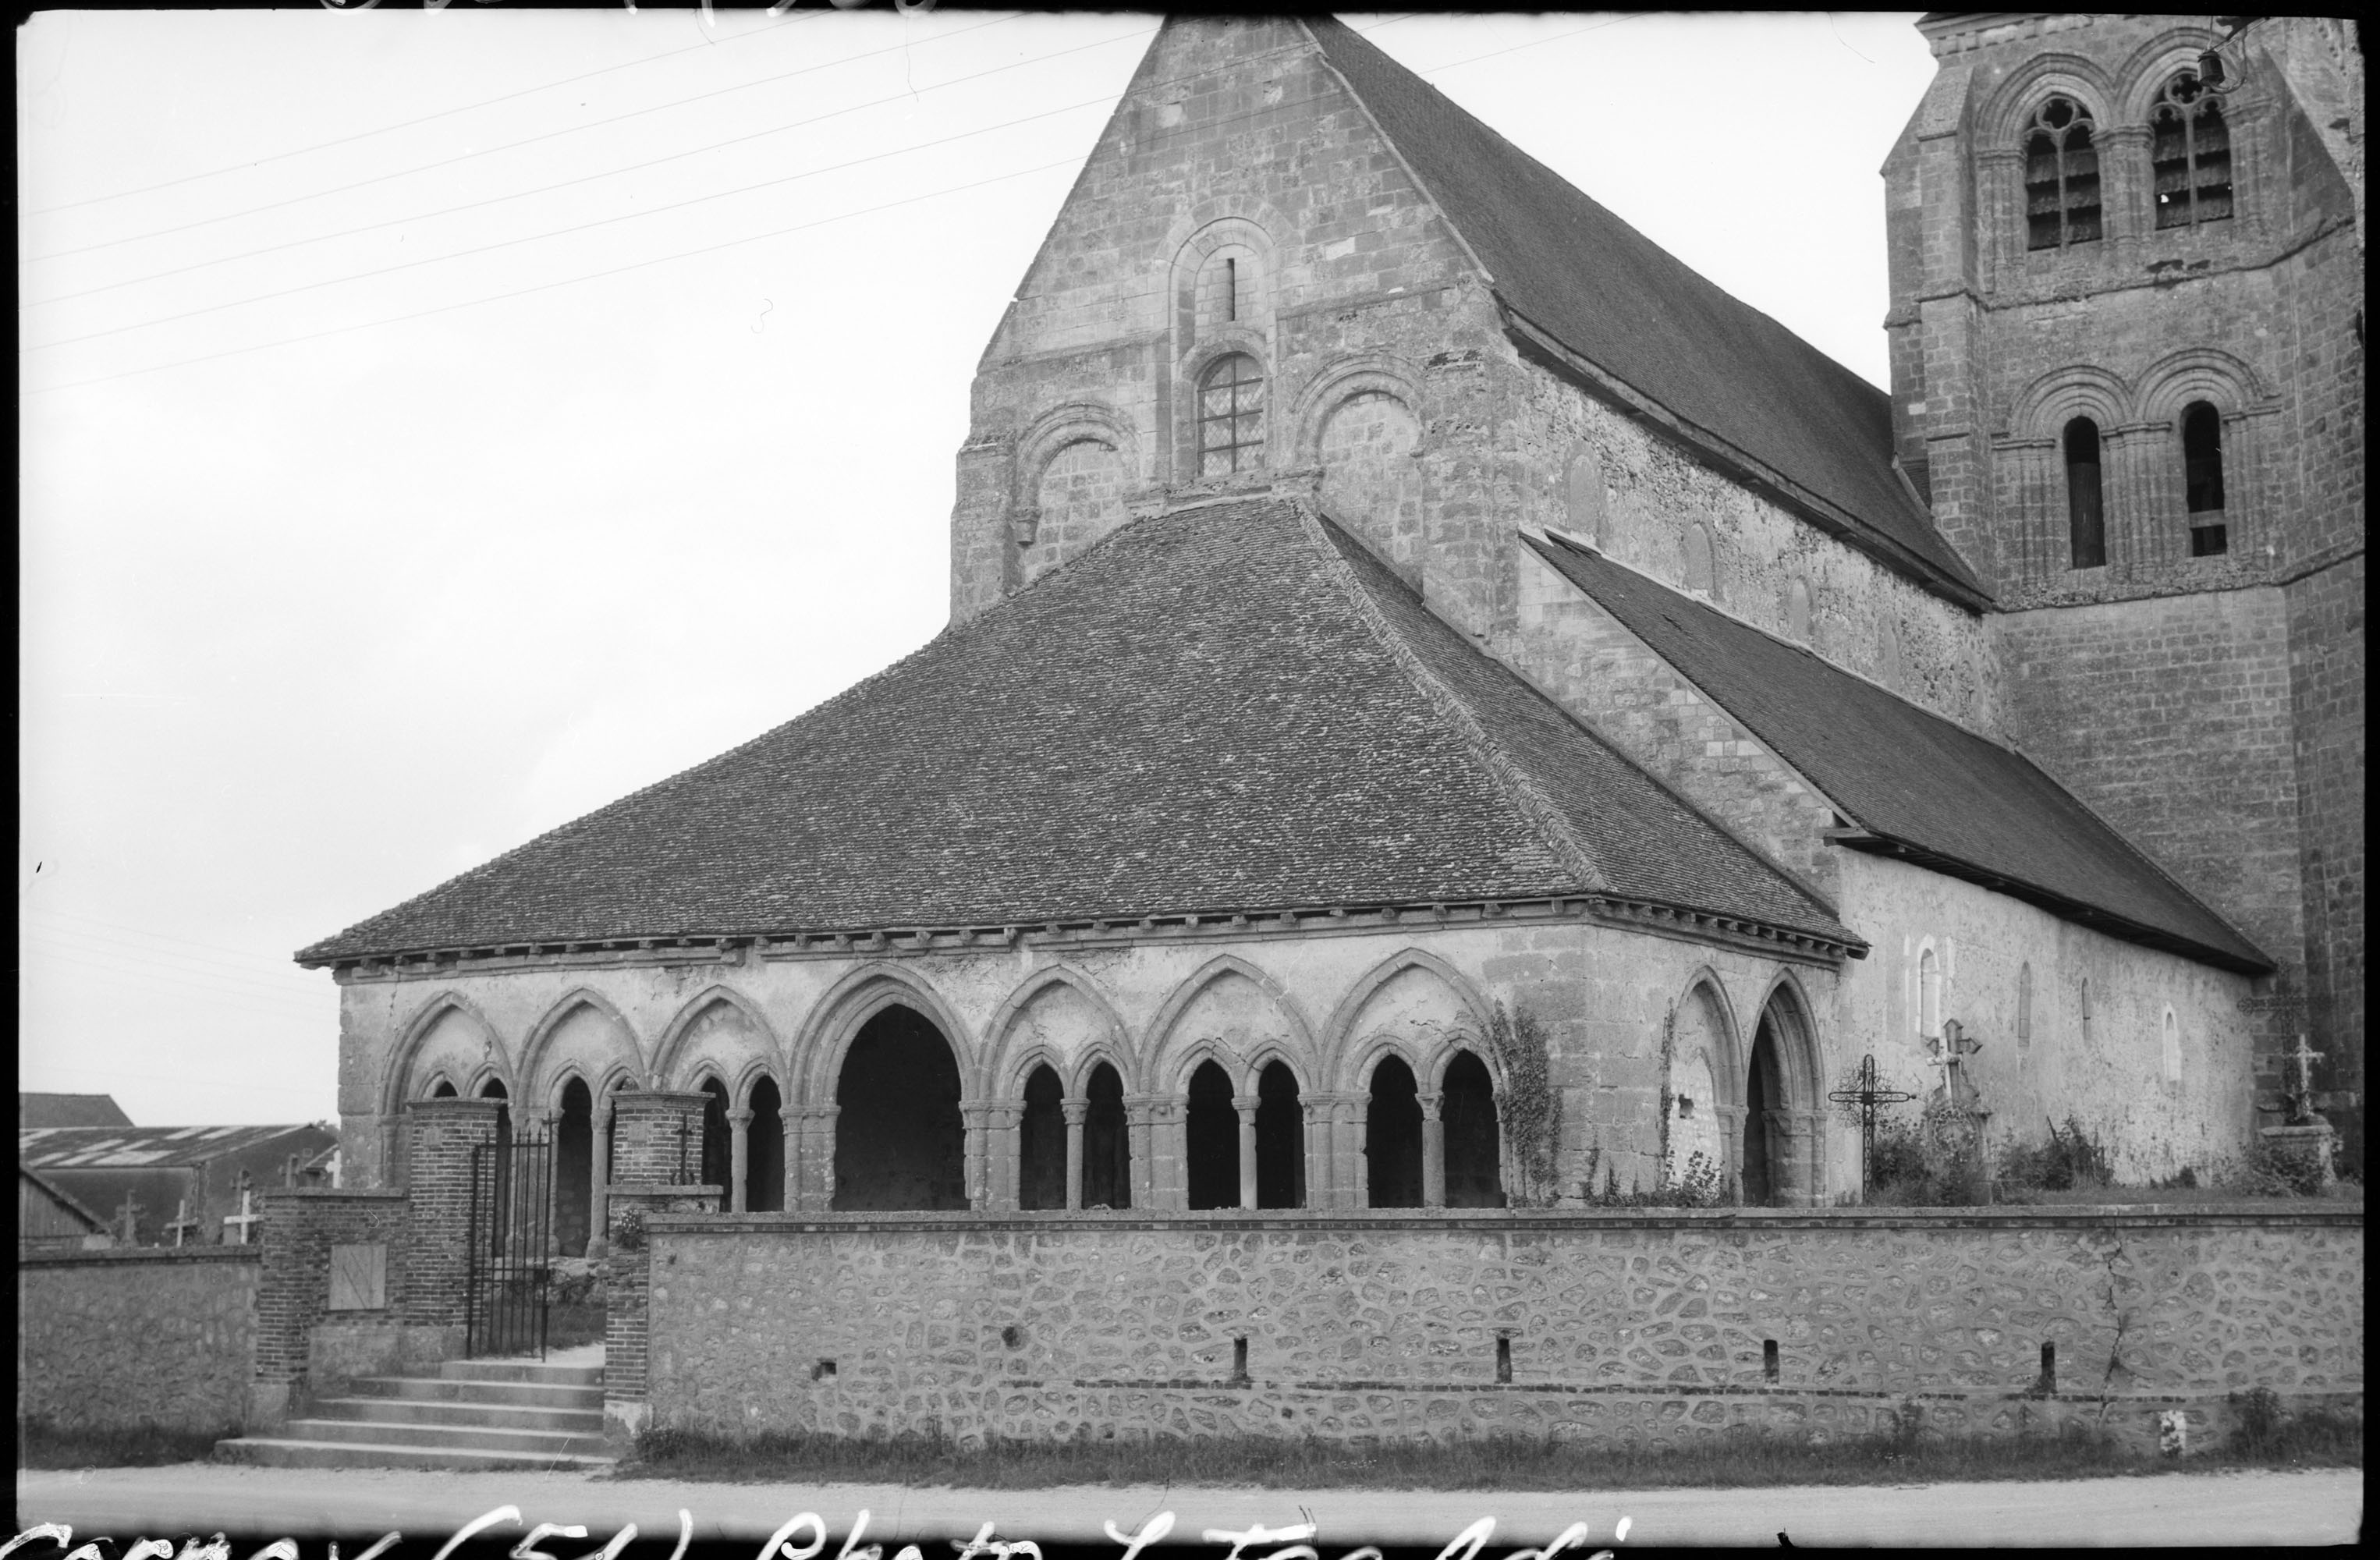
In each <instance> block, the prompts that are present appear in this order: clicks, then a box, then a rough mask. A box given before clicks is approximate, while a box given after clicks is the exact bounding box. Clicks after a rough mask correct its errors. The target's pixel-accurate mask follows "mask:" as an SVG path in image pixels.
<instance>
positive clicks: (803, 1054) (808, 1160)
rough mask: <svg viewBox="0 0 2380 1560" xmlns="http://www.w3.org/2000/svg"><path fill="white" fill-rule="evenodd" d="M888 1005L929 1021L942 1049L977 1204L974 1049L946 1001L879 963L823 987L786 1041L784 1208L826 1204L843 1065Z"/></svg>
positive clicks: (983, 1146) (981, 1199)
mask: <svg viewBox="0 0 2380 1560" xmlns="http://www.w3.org/2000/svg"><path fill="white" fill-rule="evenodd" d="M894 1008H904V1009H906V1010H909V1011H911V1012H913V1013H916V1014H917V1016H918V1017H920V1018H922V1019H923V1020H925V1021H926V1022H928V1023H929V1024H931V1025H932V1026H933V1027H934V1029H935V1030H936V1031H937V1033H938V1034H940V1036H941V1041H942V1044H943V1045H944V1046H947V1047H948V1048H949V1050H950V1055H951V1061H952V1064H953V1067H954V1069H955V1070H956V1072H957V1075H958V1086H959V1111H960V1116H961V1119H962V1120H963V1122H964V1131H965V1146H964V1160H965V1165H964V1175H965V1191H966V1196H967V1200H968V1202H969V1203H970V1204H971V1205H974V1206H977V1207H981V1206H984V1205H985V1203H986V1183H985V1175H986V1165H987V1147H988V1144H987V1141H986V1140H987V1137H988V1133H987V1131H986V1126H987V1122H986V1120H985V1109H986V1095H985V1090H984V1070H983V1065H982V1055H981V1046H979V1045H978V1044H977V1040H976V1037H975V1036H974V1035H973V1034H971V1033H970V1032H969V1031H968V1029H967V1027H966V1026H965V1024H964V1023H962V1022H960V1021H959V1018H958V1015H957V1012H956V1010H954V1009H953V1006H952V1005H951V1003H950V1002H949V1001H948V1000H947V999H945V998H943V996H942V995H941V992H939V991H937V990H936V989H935V988H934V987H933V986H932V985H931V984H930V983H929V982H928V981H927V980H926V979H925V978H924V977H923V976H922V975H920V974H918V973H917V972H916V971H914V970H911V969H909V968H907V967H905V966H904V965H899V964H893V963H890V962H877V963H871V964H866V965H863V966H861V967H860V968H858V969H856V970H854V971H852V972H851V973H848V974H846V975H844V977H843V978H842V979H841V980H839V981H837V982H836V983H835V984H834V985H833V986H831V987H829V988H828V990H827V991H826V993H825V994H824V995H823V996H822V997H820V999H819V1000H818V1002H817V1003H815V1004H814V1005H813V1006H812V1007H811V1009H810V1011H809V1015H808V1017H807V1019H805V1020H804V1022H803V1023H802V1026H801V1029H800V1031H799V1032H798V1033H797V1034H795V1037H794V1041H793V1046H792V1047H791V1052H790V1058H791V1059H790V1063H789V1065H788V1067H787V1069H786V1072H785V1078H786V1082H787V1084H788V1087H787V1088H786V1090H785V1096H786V1097H785V1099H784V1101H783V1111H784V1116H785V1121H786V1127H785V1143H786V1148H787V1150H788V1152H787V1154H786V1155H785V1193H786V1202H785V1206H786V1207H787V1208H788V1209H789V1210H791V1209H804V1210H823V1209H826V1208H828V1207H829V1206H831V1205H832V1202H833V1199H834V1196H835V1169H834V1167H835V1155H836V1117H837V1115H838V1113H839V1111H840V1105H839V1103H838V1101H839V1094H838V1085H839V1083H840V1082H841V1079H842V1074H843V1070H844V1061H845V1060H846V1058H848V1057H849V1056H850V1053H851V1048H852V1046H853V1044H854V1043H855V1042H856V1040H857V1039H858V1038H859V1035H860V1033H861V1031H863V1030H865V1029H866V1028H867V1027H868V1022H869V1021H871V1020H873V1019H875V1018H876V1017H877V1016H878V1015H880V1014H881V1013H884V1012H886V1011H887V1010H891V1009H894Z"/></svg>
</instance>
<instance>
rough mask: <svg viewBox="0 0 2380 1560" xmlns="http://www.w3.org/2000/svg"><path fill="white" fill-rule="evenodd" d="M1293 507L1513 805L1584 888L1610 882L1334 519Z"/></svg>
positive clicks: (1359, 615) (1360, 613)
mask: <svg viewBox="0 0 2380 1560" xmlns="http://www.w3.org/2000/svg"><path fill="white" fill-rule="evenodd" d="M1290 507H1291V509H1292V511H1293V513H1294V514H1296V516H1297V520H1298V525H1299V527H1300V529H1301V530H1302V531H1303V532H1304V534H1305V540H1306V544H1307V545H1308V546H1309V547H1311V548H1312V549H1313V550H1314V552H1315V555H1316V557H1317V558H1318V561H1319V562H1320V563H1321V566H1322V574H1323V577H1324V578H1326V579H1328V580H1329V581H1330V583H1331V585H1332V586H1334V587H1337V589H1338V592H1339V594H1340V596H1341V597H1342V599H1344V600H1345V601H1346V602H1347V603H1348V605H1349V606H1350V607H1352V608H1353V609H1354V614H1355V618H1356V621H1357V622H1359V623H1362V624H1363V626H1364V630H1365V632H1366V633H1367V634H1369V635H1371V636H1372V638H1373V639H1374V641H1375V642H1377V643H1378V645H1379V646H1380V647H1381V648H1382V649H1383V650H1384V651H1385V652H1386V653H1387V655H1388V657H1389V659H1390V662H1391V663H1393V664H1394V665H1395V666H1396V668H1397V669H1398V670H1399V671H1402V672H1403V673H1404V676H1405V680H1406V681H1407V682H1409V683H1412V684H1413V685H1414V688H1415V691H1416V692H1418V693H1419V694H1420V695H1421V696H1422V698H1423V699H1424V701H1425V702H1427V704H1428V705H1429V707H1431V708H1432V709H1433V710H1434V711H1436V712H1437V713H1438V715H1439V718H1440V719H1442V720H1445V721H1446V722H1447V723H1448V724H1450V725H1451V726H1452V727H1453V728H1454V730H1455V732H1456V734H1457V735H1459V736H1460V737H1461V738H1462V740H1463V746H1464V747H1466V748H1467V749H1469V750H1470V753H1471V756H1473V758H1475V759H1476V760H1477V761H1478V764H1479V766H1480V768H1483V769H1485V770H1486V771H1487V772H1488V778H1489V779H1490V780H1493V781H1494V782H1495V783H1496V785H1497V788H1498V789H1499V790H1500V791H1501V792H1503V793H1504V795H1505V799H1506V800H1507V801H1509V802H1511V803H1512V806H1513V809H1514V810H1515V811H1516V812H1518V813H1519V814H1520V815H1521V816H1522V817H1523V818H1524V819H1525V820H1527V822H1528V823H1530V824H1531V825H1532V826H1533V827H1534V828H1536V831H1537V833H1538V835H1539V837H1540V840H1541V841H1542V842H1543V843H1544V844H1545V845H1546V846H1547V847H1548V849H1549V850H1551V851H1552V852H1553V853H1554V856H1555V858H1556V859H1557V860H1559V861H1560V863H1561V864H1562V865H1564V866H1566V867H1568V868H1570V869H1571V870H1572V871H1573V872H1575V873H1577V874H1578V875H1579V886H1580V887H1581V888H1582V889H1605V888H1608V887H1609V875H1608V874H1606V873H1605V872H1604V871H1603V869H1602V867H1601V866H1600V865H1598V864H1597V861H1596V859H1595V853H1593V852H1592V851H1590V850H1588V849H1587V847H1586V842H1585V840H1581V839H1579V838H1578V834H1577V831H1576V830H1574V829H1573V828H1571V827H1570V824H1569V822H1568V820H1566V819H1565V818H1563V816H1561V809H1560V808H1559V807H1557V806H1556V805H1555V804H1554V802H1553V799H1552V798H1551V797H1549V796H1548V795H1547V794H1546V793H1545V792H1544V790H1543V789H1542V788H1541V787H1540V786H1539V785H1538V784H1537V782H1536V779H1535V778H1534V777H1533V776H1531V775H1530V774H1529V773H1528V771H1527V770H1526V769H1525V768H1524V767H1523V766H1522V764H1521V761H1520V760H1519V759H1517V758H1515V757H1513V756H1512V753H1511V752H1510V751H1509V750H1508V749H1507V748H1506V747H1505V746H1504V744H1501V743H1500V742H1498V741H1497V740H1496V739H1495V738H1494V737H1493V736H1491V735H1490V734H1489V733H1488V728H1487V725H1486V723H1485V722H1483V721H1482V720H1480V719H1479V717H1478V716H1477V714H1475V712H1474V711H1473V710H1472V708H1471V707H1470V706H1469V705H1468V704H1466V703H1464V702H1463V695H1460V694H1458V693H1456V692H1455V691H1454V690H1453V689H1452V688H1450V687H1448V686H1447V685H1446V683H1445V682H1444V681H1443V680H1442V679H1441V678H1439V675H1438V673H1437V672H1435V671H1431V670H1430V669H1429V667H1428V666H1427V664H1425V663H1424V662H1423V660H1422V659H1421V657H1420V656H1419V655H1417V654H1416V653H1415V650H1414V648H1413V647H1412V646H1410V645H1408V644H1406V643H1405V639H1404V635H1402V634H1399V633H1398V632H1397V630H1396V627H1395V625H1394V624H1392V623H1390V622H1389V621H1388V614H1386V613H1385V612H1383V611H1381V610H1380V605H1379V603H1378V602H1377V601H1375V600H1373V599H1372V593H1371V592H1370V591H1369V590H1367V589H1366V588H1365V587H1364V582H1363V581H1362V580H1360V579H1358V578H1357V577H1356V575H1355V570H1354V565H1353V564H1351V563H1349V562H1347V560H1346V558H1345V557H1344V556H1342V554H1341V552H1340V550H1339V549H1338V548H1337V547H1336V546H1334V545H1333V544H1332V543H1331V540H1330V535H1329V534H1328V533H1327V532H1326V531H1324V530H1323V528H1322V527H1323V526H1328V525H1330V524H1331V522H1330V521H1329V520H1327V519H1326V518H1324V516H1323V515H1322V514H1321V513H1320V512H1319V511H1318V510H1316V509H1314V508H1312V507H1310V506H1309V505H1306V504H1305V503H1300V502H1293V503H1292V504H1291V506H1290ZM1357 545H1359V546H1360V545H1361V544H1360V543H1358V544H1357Z"/></svg>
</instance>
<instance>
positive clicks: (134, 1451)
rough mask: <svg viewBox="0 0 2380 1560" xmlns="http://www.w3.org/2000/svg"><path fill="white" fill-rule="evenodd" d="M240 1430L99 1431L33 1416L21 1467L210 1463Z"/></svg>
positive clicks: (20, 1453) (27, 1428)
mask: <svg viewBox="0 0 2380 1560" xmlns="http://www.w3.org/2000/svg"><path fill="white" fill-rule="evenodd" d="M238 1433H239V1432H238V1431H237V1429H224V1430H168V1429H164V1428H163V1427H161V1426H158V1425H153V1424H144V1425H133V1426H129V1427H127V1428H120V1429H113V1430H98V1429H89V1428H76V1427H61V1426H58V1425H54V1424H51V1423H49V1422H48V1421H43V1420H29V1421H26V1424H25V1430H24V1438H23V1440H21V1441H20V1442H19V1443H18V1448H17V1457H18V1467H19V1468H162V1467H164V1465H166V1464H167V1463H176V1462H204V1461H206V1460H207V1459H208V1458H209V1457H212V1456H214V1450H215V1443H216V1442H217V1441H220V1440H222V1439H224V1438H225V1436H231V1435H237V1434H238Z"/></svg>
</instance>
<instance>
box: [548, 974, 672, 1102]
mask: <svg viewBox="0 0 2380 1560" xmlns="http://www.w3.org/2000/svg"><path fill="white" fill-rule="evenodd" d="M581 1008H585V1009H587V1010H589V1011H590V1012H593V1013H594V1014H595V1015H596V1016H597V1017H599V1018H601V1019H603V1020H605V1021H606V1022H609V1023H611V1024H613V1026H614V1027H615V1028H616V1029H617V1031H618V1033H619V1035H620V1037H621V1039H622V1041H623V1042H624V1043H625V1046H626V1054H627V1058H628V1065H627V1067H626V1068H625V1071H626V1072H627V1073H628V1075H629V1076H630V1077H631V1078H637V1079H641V1078H642V1076H643V1065H644V1043H643V1042H642V1041H641V1040H639V1039H638V1038H637V1030H636V1026H635V1025H634V1024H631V1023H630V1022H628V1021H627V1018H626V1016H625V1014H623V1013H622V1012H621V1011H620V1010H619V1009H618V1008H616V1007H614V1006H613V1004H612V1002H611V999H610V998H606V997H605V996H604V995H603V994H602V993H601V992H600V991H597V990H595V989H594V988H593V987H591V986H575V987H573V988H572V989H571V990H569V991H567V992H565V993H564V994H563V996H562V998H560V999H559V1000H558V1001H556V1002H555V1003H554V1004H553V1006H552V1007H550V1008H548V1009H546V1010H545V1016H544V1017H543V1018H540V1019H539V1020H538V1021H537V1022H536V1023H535V1024H533V1025H532V1026H530V1029H529V1032H528V1043H527V1044H526V1045H524V1046H522V1047H521V1064H520V1074H521V1077H522V1078H523V1079H524V1080H526V1081H527V1082H528V1087H529V1091H530V1093H531V1094H533V1095H535V1097H537V1098H538V1099H540V1100H541V1101H544V1102H545V1103H548V1104H552V1103H553V1102H555V1101H558V1100H560V1099H561V1098H562V1084H563V1077H564V1073H565V1071H566V1070H569V1069H568V1064H566V1063H565V1067H564V1068H562V1069H557V1070H554V1071H553V1076H551V1077H548V1076H547V1069H548V1067H549V1065H550V1060H549V1054H550V1053H551V1051H552V1050H553V1036H554V1034H556V1033H557V1032H559V1031H560V1030H561V1028H562V1026H563V1024H565V1022H568V1021H569V1018H570V1015H571V1014H573V1013H575V1012H577V1010H579V1009H581ZM582 1076H583V1070H582ZM605 1076H609V1073H608V1072H607V1073H606V1074H605ZM588 1087H589V1088H590V1089H591V1088H593V1087H594V1084H593V1083H591V1082H590V1083H589V1084H588Z"/></svg>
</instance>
